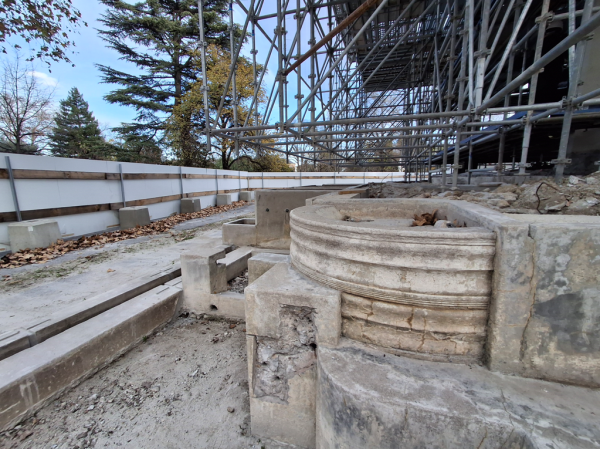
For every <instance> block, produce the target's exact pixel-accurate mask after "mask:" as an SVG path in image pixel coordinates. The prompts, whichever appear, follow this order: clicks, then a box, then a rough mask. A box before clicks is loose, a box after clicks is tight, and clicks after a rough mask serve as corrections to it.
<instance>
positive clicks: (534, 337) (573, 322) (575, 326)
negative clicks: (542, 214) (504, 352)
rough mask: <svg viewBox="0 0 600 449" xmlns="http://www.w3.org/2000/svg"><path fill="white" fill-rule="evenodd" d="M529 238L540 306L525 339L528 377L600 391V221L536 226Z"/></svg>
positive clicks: (533, 313)
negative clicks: (531, 240) (532, 243)
mask: <svg viewBox="0 0 600 449" xmlns="http://www.w3.org/2000/svg"><path fill="white" fill-rule="evenodd" d="M596 218H598V217H596ZM530 234H531V237H532V239H533V241H534V252H533V259H534V260H535V265H534V267H533V282H532V285H534V288H535V291H534V298H535V301H534V302H533V304H532V305H531V308H530V309H531V316H530V318H529V320H528V322H527V326H526V328H525V329H524V333H523V338H522V345H523V347H522V357H523V362H524V364H525V370H526V371H525V375H527V376H531V377H538V378H539V377H541V378H544V379H548V380H553V381H557V382H565V383H571V384H578V385H586V386H590V387H600V218H599V219H598V224H596V225H594V224H577V223H571V224H551V223H547V224H542V223H534V224H531V225H530Z"/></svg>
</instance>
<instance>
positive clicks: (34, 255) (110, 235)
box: [0, 201, 247, 269]
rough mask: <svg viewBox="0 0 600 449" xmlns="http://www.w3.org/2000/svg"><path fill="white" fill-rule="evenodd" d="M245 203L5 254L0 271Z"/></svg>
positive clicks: (156, 230)
mask: <svg viewBox="0 0 600 449" xmlns="http://www.w3.org/2000/svg"><path fill="white" fill-rule="evenodd" d="M246 204H247V203H246V202H245V201H234V202H233V203H231V204H228V205H224V206H209V207H207V208H205V209H202V210H200V211H198V212H193V213H190V214H173V215H171V216H170V217H167V218H163V219H162V220H157V221H155V222H152V223H150V224H149V225H146V226H137V227H135V228H132V229H124V230H121V231H115V232H105V233H103V234H96V235H91V236H84V237H81V238H79V239H77V240H69V241H64V240H58V241H57V242H56V243H55V244H54V245H52V246H49V247H48V248H36V249H25V250H22V251H18V252H16V253H13V254H8V255H6V256H4V257H3V258H2V259H0V269H2V268H17V267H21V266H23V265H28V264H40V263H45V262H47V261H49V260H51V259H54V258H56V257H59V256H62V255H63V254H65V253H68V252H71V251H76V250H80V249H85V248H90V247H94V246H103V245H105V244H107V243H114V242H120V241H122V240H128V239H135V238H138V237H142V236H147V235H157V234H163V233H165V232H169V231H170V230H171V228H173V226H175V225H178V224H179V223H182V222H184V221H187V220H193V219H196V218H206V217H210V216H211V215H215V214H220V213H222V212H227V211H229V210H232V209H237V208H238V207H242V206H245V205H246Z"/></svg>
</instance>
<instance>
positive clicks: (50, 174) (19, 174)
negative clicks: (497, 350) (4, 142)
mask: <svg viewBox="0 0 600 449" xmlns="http://www.w3.org/2000/svg"><path fill="white" fill-rule="evenodd" d="M106 175H107V174H106V173H94V172H81V171H56V170H23V169H14V170H13V176H14V177H15V179H82V180H105V179H106ZM0 177H1V178H8V173H7V171H6V170H5V169H2V170H1V172H0Z"/></svg>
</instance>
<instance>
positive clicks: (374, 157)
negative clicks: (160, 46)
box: [199, 0, 600, 187]
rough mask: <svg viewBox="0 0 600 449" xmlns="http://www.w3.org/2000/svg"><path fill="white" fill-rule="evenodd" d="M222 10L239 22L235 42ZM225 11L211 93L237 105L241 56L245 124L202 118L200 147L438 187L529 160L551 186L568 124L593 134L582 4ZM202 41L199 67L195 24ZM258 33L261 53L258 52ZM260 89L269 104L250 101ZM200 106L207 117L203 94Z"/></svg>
mask: <svg viewBox="0 0 600 449" xmlns="http://www.w3.org/2000/svg"><path fill="white" fill-rule="evenodd" d="M203 3H204V0H199V7H200V8H202V7H203ZM234 4H235V5H236V8H239V10H241V11H243V12H244V14H245V21H244V23H243V25H242V27H241V28H242V32H243V36H242V39H237V40H236V39H234V34H233V5H234ZM234 4H230V10H231V14H230V20H231V25H232V31H231V55H232V56H231V58H232V59H231V67H232V70H231V73H230V74H229V78H228V80H227V83H226V85H225V89H224V95H223V96H225V93H226V92H228V91H229V90H230V89H232V90H233V97H234V102H235V92H236V89H237V87H236V77H235V68H236V64H237V59H238V58H239V56H240V54H241V48H242V45H246V46H250V47H251V50H250V54H251V55H252V56H251V59H252V64H253V68H254V73H255V78H256V83H255V98H254V99H253V101H252V103H251V106H250V111H251V114H247V118H246V119H245V120H244V121H243V122H242V121H240V120H238V119H237V117H235V118H234V123H237V126H232V127H230V128H226V129H221V128H218V127H217V126H216V125H215V123H211V121H210V120H207V121H206V136H207V139H208V141H209V142H210V136H214V135H215V134H219V133H220V134H222V135H223V134H225V135H227V136H228V137H229V138H231V139H233V140H235V143H236V149H238V148H240V145H245V146H251V147H252V148H255V149H257V150H258V151H260V149H261V148H264V149H268V150H272V151H278V152H281V153H283V154H285V156H286V159H287V160H288V161H289V160H295V161H297V162H298V163H302V162H308V163H311V164H325V165H326V166H330V167H331V168H332V169H333V170H336V171H337V170H339V169H341V168H348V167H356V168H357V169H359V168H360V169H364V168H365V167H370V166H375V167H382V166H397V167H400V170H403V171H404V172H405V174H406V175H407V176H408V177H407V178H406V179H407V180H410V179H412V180H429V181H431V177H432V175H437V176H441V177H442V178H443V179H442V183H443V184H444V185H446V182H447V181H446V178H447V176H449V177H450V178H451V182H452V186H453V187H456V185H457V182H458V174H459V172H465V171H466V172H467V173H469V176H470V174H471V173H472V172H474V171H476V170H477V169H478V165H481V164H485V165H486V167H487V166H488V165H489V166H492V167H494V168H493V169H494V170H495V172H496V173H497V174H498V175H501V174H502V173H503V172H504V171H505V170H507V171H510V170H511V169H512V170H513V173H517V172H518V174H521V175H523V174H526V173H527V168H528V167H529V165H530V162H531V160H532V159H531V157H532V155H534V156H535V157H536V161H538V160H542V161H545V162H546V163H548V164H554V165H555V167H556V168H555V176H556V177H557V179H560V178H561V177H562V176H563V171H564V167H565V165H566V164H568V163H569V160H568V159H567V147H568V140H569V135H570V132H571V131H572V130H573V129H574V127H575V126H579V125H577V124H582V125H581V126H585V127H594V126H600V121H599V120H598V118H599V117H600V108H597V107H596V106H598V105H600V100H598V99H596V98H595V97H597V96H600V89H595V90H591V91H590V90H589V89H587V90H586V88H587V86H585V85H584V86H582V83H581V76H582V75H581V67H582V66H583V58H584V57H585V50H586V45H587V43H588V41H589V40H590V39H591V33H593V31H594V30H595V29H596V28H597V27H598V26H599V25H600V13H599V12H597V11H598V10H600V8H597V7H594V1H593V0H580V1H576V0H562V1H551V0H366V1H363V0H329V1H328V0H321V1H318V0H295V3H294V2H293V1H292V0H268V1H265V0H244V1H243V0H236V1H235V3H234ZM271 30H272V31H271ZM200 31H201V35H202V37H201V44H202V45H201V49H202V61H203V70H205V55H204V50H205V48H206V44H205V40H204V27H203V25H202V24H200ZM259 36H261V39H260V40H261V41H263V42H267V43H268V46H261V48H260V49H258V48H257V37H259ZM267 47H268V48H267ZM563 61H565V62H564V63H563ZM275 63H276V78H275V82H274V83H272V85H269V86H266V85H265V83H264V77H265V70H261V69H260V68H261V67H265V68H267V67H273V66H274V64H275ZM598 76H600V74H598ZM203 82H204V83H205V85H206V83H207V78H206V76H204V77H203ZM261 85H262V86H263V87H264V88H266V93H267V95H266V97H267V98H268V99H267V101H266V102H263V103H262V104H259V103H260V102H259V98H258V92H259V86H261ZM582 88H583V91H585V93H582ZM205 92H206V90H205ZM222 107H223V104H222V102H221V105H220V108H219V110H220V109H221V108H222ZM205 109H206V111H207V115H208V101H207V99H206V95H205ZM234 111H235V108H234ZM251 116H252V117H253V120H252V121H251V122H249V118H250V117H251ZM540 130H541V132H542V133H546V134H547V133H548V132H549V131H548V130H556V132H554V134H556V135H557V136H560V140H558V139H557V141H556V142H554V144H553V145H549V144H547V143H544V144H543V145H537V146H536V145H535V142H536V139H537V137H536V132H537V133H538V134H539V133H540ZM532 136H533V139H532ZM542 140H543V139H542ZM544 142H546V141H545V140H544ZM507 146H510V149H511V151H507ZM538 153H539V154H538ZM540 154H541V156H540ZM511 158H512V160H511Z"/></svg>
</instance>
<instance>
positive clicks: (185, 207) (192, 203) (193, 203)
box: [181, 198, 202, 214]
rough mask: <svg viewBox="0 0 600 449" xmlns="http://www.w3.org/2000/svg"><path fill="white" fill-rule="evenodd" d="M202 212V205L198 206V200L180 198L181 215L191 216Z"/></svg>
mask: <svg viewBox="0 0 600 449" xmlns="http://www.w3.org/2000/svg"><path fill="white" fill-rule="evenodd" d="M200 210H202V204H200V198H182V199H181V213H182V214H191V213H193V212H198V211H200Z"/></svg>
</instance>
